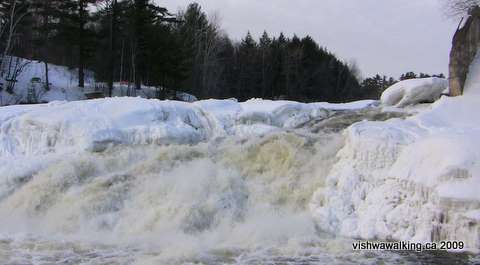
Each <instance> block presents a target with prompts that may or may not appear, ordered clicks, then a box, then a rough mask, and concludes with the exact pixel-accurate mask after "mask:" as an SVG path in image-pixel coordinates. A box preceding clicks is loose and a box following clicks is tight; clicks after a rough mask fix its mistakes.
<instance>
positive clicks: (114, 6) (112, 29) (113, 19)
mask: <svg viewBox="0 0 480 265" xmlns="http://www.w3.org/2000/svg"><path fill="white" fill-rule="evenodd" d="M111 8H112V10H111V12H112V13H111V17H110V51H109V63H108V68H109V76H108V96H109V97H111V96H112V93H113V78H114V73H115V37H116V36H115V29H116V21H117V0H112V7H111Z"/></svg>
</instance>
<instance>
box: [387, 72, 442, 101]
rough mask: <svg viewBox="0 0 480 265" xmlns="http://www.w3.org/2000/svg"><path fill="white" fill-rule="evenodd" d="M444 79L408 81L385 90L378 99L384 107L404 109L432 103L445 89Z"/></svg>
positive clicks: (432, 78) (433, 78)
mask: <svg viewBox="0 0 480 265" xmlns="http://www.w3.org/2000/svg"><path fill="white" fill-rule="evenodd" d="M447 86H448V81H447V80H446V79H444V78H438V77H431V78H419V79H409V80H404V81H401V82H398V83H396V84H395V85H393V86H391V87H389V88H387V90H385V91H384V92H383V94H382V97H381V99H380V101H381V103H382V105H384V106H395V107H400V108H402V107H405V106H408V105H415V104H418V103H422V102H434V101H436V100H437V99H439V98H440V96H441V95H442V92H443V91H444V90H445V89H446V88H447Z"/></svg>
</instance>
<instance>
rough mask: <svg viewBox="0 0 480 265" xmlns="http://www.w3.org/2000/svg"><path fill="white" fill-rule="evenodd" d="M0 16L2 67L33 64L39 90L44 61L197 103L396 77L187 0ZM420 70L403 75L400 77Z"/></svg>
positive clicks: (21, 5) (116, 1)
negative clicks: (231, 23)
mask: <svg viewBox="0 0 480 265" xmlns="http://www.w3.org/2000/svg"><path fill="white" fill-rule="evenodd" d="M0 14H1V18H2V19H1V21H0V23H1V25H0V26H1V29H0V34H1V36H0V37H1V42H0V52H1V53H0V56H1V59H2V61H1V65H2V69H5V65H7V64H12V60H11V58H12V56H15V57H20V58H27V59H32V60H37V61H41V62H43V63H45V76H44V77H42V78H43V80H44V86H45V89H46V90H48V89H49V74H48V73H49V71H48V64H57V65H64V66H68V67H69V68H71V69H76V70H77V71H78V87H80V88H83V87H85V73H86V71H93V72H94V73H95V78H96V80H97V82H99V83H103V84H104V85H105V87H106V88H107V89H106V91H107V92H106V93H105V96H111V95H112V90H113V88H114V84H115V83H118V82H122V83H128V84H132V89H137V90H138V89H140V88H141V87H142V86H143V85H145V86H152V87H158V88H160V89H159V91H161V93H158V94H157V95H156V97H158V98H161V99H163V98H166V97H167V91H169V90H174V91H183V92H187V93H190V94H192V95H195V96H196V97H197V98H199V99H205V98H237V99H238V100H241V101H243V100H248V99H250V98H265V99H288V100H295V101H302V102H314V101H328V102H346V101H352V100H358V99H370V98H371V99H377V98H378V97H379V95H380V94H381V92H382V91H383V90H384V89H386V88H387V87H388V86H390V85H392V84H394V83H395V82H397V80H396V79H395V78H393V77H386V76H381V75H376V76H374V77H370V78H365V79H363V78H362V77H361V74H360V70H359V69H358V67H357V66H356V65H355V64H354V63H346V62H344V61H342V60H340V59H338V58H337V57H336V56H335V54H333V53H331V52H329V50H328V49H327V48H326V47H323V46H321V45H320V44H318V43H317V42H316V41H315V40H314V39H313V38H311V37H310V36H304V37H299V36H297V35H293V36H285V35H284V34H280V35H279V36H271V35H269V34H268V32H264V33H263V35H262V36H261V37H260V38H259V39H258V40H257V39H255V38H254V37H252V35H251V34H250V33H248V34H247V35H246V36H245V37H244V38H243V39H242V40H240V41H235V40H232V39H231V38H229V36H228V35H227V34H226V33H225V32H224V31H223V30H222V28H221V25H220V23H219V19H218V17H216V16H208V15H207V14H206V13H205V12H204V11H203V10H202V8H201V6H200V5H199V4H196V3H192V4H190V5H188V6H187V7H186V8H185V9H184V10H183V11H179V12H178V13H176V14H173V13H171V12H169V11H168V10H167V9H166V8H164V7H162V6H159V5H158V4H156V3H155V2H154V1H149V0H101V1H98V0H97V1H94V0H34V1H33V0H1V1H0ZM8 58H10V61H9V60H8ZM7 68H8V69H10V67H7ZM1 75H2V77H3V78H5V76H4V75H5V71H2V72H1ZM426 76H429V75H427V74H418V75H417V74H415V73H412V72H409V73H406V74H405V75H402V77H400V80H403V79H409V78H416V77H426ZM439 76H443V75H439ZM5 79H7V80H8V78H5ZM10 79H14V78H12V77H10ZM129 87H130V85H129ZM0 89H2V88H0ZM7 89H9V90H11V92H12V91H13V89H14V88H13V87H9V88H7ZM134 94H135V93H132V95H134Z"/></svg>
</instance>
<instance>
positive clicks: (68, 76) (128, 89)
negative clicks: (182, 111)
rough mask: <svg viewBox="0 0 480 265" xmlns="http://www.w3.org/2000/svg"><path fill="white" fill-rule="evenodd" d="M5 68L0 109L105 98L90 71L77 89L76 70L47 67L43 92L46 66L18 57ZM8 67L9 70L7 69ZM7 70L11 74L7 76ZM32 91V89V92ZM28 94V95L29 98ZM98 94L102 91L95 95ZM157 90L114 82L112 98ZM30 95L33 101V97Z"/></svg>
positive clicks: (103, 88)
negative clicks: (12, 81)
mask: <svg viewBox="0 0 480 265" xmlns="http://www.w3.org/2000/svg"><path fill="white" fill-rule="evenodd" d="M10 59H11V60H12V62H11V63H9V64H6V67H5V68H6V70H5V78H4V79H3V80H2V79H0V83H1V84H2V86H3V89H0V106H8V105H15V104H20V103H48V102H52V101H78V100H85V99H86V94H88V93H91V92H102V93H104V94H105V95H107V94H108V91H107V85H106V84H104V83H97V82H96V80H95V74H94V73H93V72H92V71H88V70H86V71H85V87H84V88H80V87H78V69H69V68H68V67H65V66H60V65H54V64H48V73H49V74H48V77H49V83H50V89H49V90H48V91H47V90H45V89H44V87H45V83H46V81H45V80H46V77H45V64H44V63H43V62H39V61H32V60H27V59H22V58H17V57H8V59H7V61H8V62H10ZM16 65H17V66H23V67H22V71H20V72H19V75H18V76H17V78H16V80H17V82H16V83H15V86H14V89H13V93H9V92H8V91H7V86H8V81H7V80H5V79H8V78H9V77H11V76H12V75H13V74H12V73H13V72H14V71H15V69H17V68H19V67H16ZM9 66H10V67H9ZM8 68H10V73H9V72H8ZM32 79H38V81H39V82H38V83H33V82H32ZM32 88H33V89H32ZM29 89H30V91H34V93H31V95H30V97H29ZM97 90H101V91H97ZM157 90H158V89H157V88H155V87H150V86H145V85H142V87H141V89H140V90H136V89H135V88H134V84H127V83H124V82H122V83H120V82H115V83H114V86H113V91H112V96H114V97H125V96H133V97H142V98H157V92H158V91H157ZM32 95H33V97H32ZM172 96H174V97H175V98H176V99H179V100H182V101H186V102H193V101H196V100H197V98H195V96H193V95H190V94H188V93H184V92H179V91H177V92H175V95H172Z"/></svg>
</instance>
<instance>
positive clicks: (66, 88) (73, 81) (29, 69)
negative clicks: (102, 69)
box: [0, 57, 95, 106]
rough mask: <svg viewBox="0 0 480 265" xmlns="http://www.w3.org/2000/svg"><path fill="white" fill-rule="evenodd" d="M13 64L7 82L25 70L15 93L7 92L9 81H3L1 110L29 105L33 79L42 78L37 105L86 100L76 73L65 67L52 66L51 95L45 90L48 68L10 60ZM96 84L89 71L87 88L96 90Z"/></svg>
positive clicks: (0, 92)
mask: <svg viewBox="0 0 480 265" xmlns="http://www.w3.org/2000/svg"><path fill="white" fill-rule="evenodd" d="M10 59H11V60H12V62H11V64H9V65H10V73H9V71H8V67H7V70H5V72H6V75H5V79H8V77H12V76H13V72H14V71H15V70H16V69H18V68H20V66H24V67H23V70H22V71H21V72H20V73H19V75H18V76H17V78H16V80H17V82H16V83H15V87H14V89H13V93H9V92H8V91H7V86H8V81H7V80H5V79H4V80H2V81H1V82H2V84H3V89H2V90H1V91H0V106H5V105H13V104H18V103H21V102H28V90H29V88H32V85H33V84H32V78H39V79H40V83H39V84H36V85H34V86H35V87H34V90H35V93H34V97H35V99H36V101H38V102H50V101H55V100H67V101H74V100H80V99H85V96H84V95H83V92H82V91H81V90H80V89H79V88H78V87H77V85H78V73H77V70H75V69H69V68H67V67H65V66H59V65H54V64H49V66H48V68H49V70H48V71H49V83H50V84H51V88H50V90H49V91H46V90H45V89H44V86H45V82H46V81H45V64H44V63H43V62H38V61H30V60H26V59H21V58H16V57H12V58H10V57H8V59H7V60H8V61H10ZM94 83H95V80H94V75H93V73H92V72H90V71H86V77H85V84H86V86H93V85H94Z"/></svg>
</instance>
